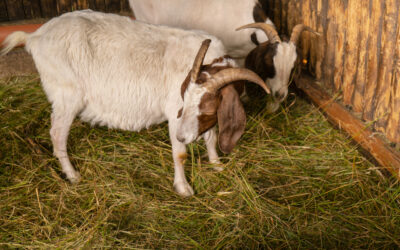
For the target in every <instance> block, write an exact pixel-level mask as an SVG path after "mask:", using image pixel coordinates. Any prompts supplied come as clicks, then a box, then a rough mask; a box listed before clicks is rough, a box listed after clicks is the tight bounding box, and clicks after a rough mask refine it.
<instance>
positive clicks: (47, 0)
mask: <svg viewBox="0 0 400 250" xmlns="http://www.w3.org/2000/svg"><path fill="white" fill-rule="evenodd" d="M40 6H41V7H42V15H43V17H55V16H57V5H56V1H55V0H40Z"/></svg>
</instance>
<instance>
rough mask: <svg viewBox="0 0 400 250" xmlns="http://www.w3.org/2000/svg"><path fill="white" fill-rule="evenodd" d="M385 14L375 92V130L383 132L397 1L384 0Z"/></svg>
mask: <svg viewBox="0 0 400 250" xmlns="http://www.w3.org/2000/svg"><path fill="white" fill-rule="evenodd" d="M384 2H385V14H384V22H383V31H382V53H381V54H382V57H381V60H380V67H379V71H378V72H379V73H378V82H377V84H378V85H377V90H376V92H375V96H376V97H375V101H376V102H375V107H374V110H375V113H374V120H376V121H377V122H376V123H375V124H376V126H375V128H376V129H377V130H378V131H382V132H385V128H386V125H387V121H388V117H389V113H388V111H389V101H390V91H391V88H390V85H391V82H392V74H393V62H394V60H393V52H394V51H395V45H396V41H395V39H396V35H397V34H396V31H397V17H398V15H399V3H398V1H397V0H386V1H384Z"/></svg>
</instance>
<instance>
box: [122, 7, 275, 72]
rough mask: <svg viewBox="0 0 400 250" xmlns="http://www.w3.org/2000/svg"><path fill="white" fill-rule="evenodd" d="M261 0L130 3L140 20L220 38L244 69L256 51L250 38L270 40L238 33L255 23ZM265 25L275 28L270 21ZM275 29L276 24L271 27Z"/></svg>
mask: <svg viewBox="0 0 400 250" xmlns="http://www.w3.org/2000/svg"><path fill="white" fill-rule="evenodd" d="M257 2H258V0H168V1H166V0H129V4H130V6H131V8H132V10H133V12H134V14H135V17H136V19H137V20H141V21H146V22H149V23H154V24H163V25H169V26H174V27H180V28H184V29H198V30H204V31H207V32H208V33H210V34H212V35H214V36H216V37H218V38H220V39H221V41H222V42H223V43H224V45H225V46H226V49H227V52H228V54H229V55H230V56H232V57H234V58H235V59H236V58H238V59H242V60H238V62H239V63H240V64H241V65H240V66H243V63H244V60H243V59H244V58H245V57H246V56H247V55H248V54H249V52H250V51H251V50H252V49H254V48H255V47H256V45H254V43H253V42H252V41H251V34H252V33H254V32H256V36H257V40H258V41H259V42H260V43H262V42H265V41H267V40H268V37H267V36H266V35H265V33H264V32H263V31H260V30H257V29H246V30H241V31H235V29H236V28H239V27H240V26H243V25H245V24H249V23H253V22H254V18H253V8H254V6H255V5H256V3H257ZM266 23H268V24H272V22H271V20H269V19H267V21H266ZM272 25H273V24H272Z"/></svg>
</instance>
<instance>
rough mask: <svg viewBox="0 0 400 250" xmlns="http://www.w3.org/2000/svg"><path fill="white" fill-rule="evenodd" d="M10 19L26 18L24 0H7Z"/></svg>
mask: <svg viewBox="0 0 400 250" xmlns="http://www.w3.org/2000/svg"><path fill="white" fill-rule="evenodd" d="M6 7H7V12H8V19H9V20H10V21H14V20H22V19H24V18H25V13H24V6H23V4H22V0H6Z"/></svg>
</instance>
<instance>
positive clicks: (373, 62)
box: [362, 1, 384, 121]
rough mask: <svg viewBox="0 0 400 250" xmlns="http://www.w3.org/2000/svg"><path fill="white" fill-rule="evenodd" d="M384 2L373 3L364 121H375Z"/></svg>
mask: <svg viewBox="0 0 400 250" xmlns="http://www.w3.org/2000/svg"><path fill="white" fill-rule="evenodd" d="M383 4H384V2H383V1H382V2H381V1H371V9H370V27H369V30H370V31H374V32H369V42H368V62H367V82H366V85H365V91H364V100H365V101H364V108H363V115H362V117H363V119H364V120H366V121H372V120H373V119H374V101H375V90H376V86H377V81H378V68H379V61H380V46H381V36H382V24H383V17H382V16H383V10H384V8H383Z"/></svg>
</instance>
